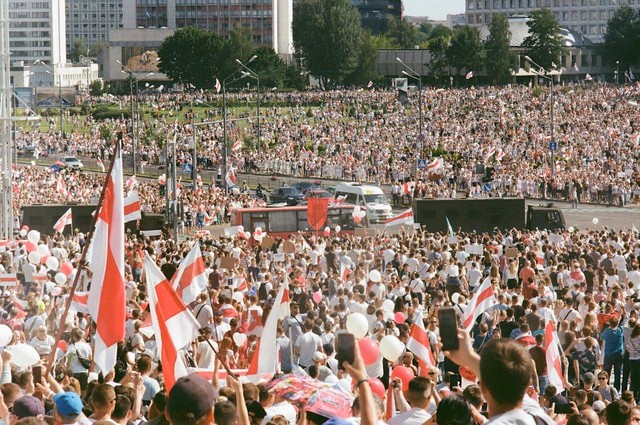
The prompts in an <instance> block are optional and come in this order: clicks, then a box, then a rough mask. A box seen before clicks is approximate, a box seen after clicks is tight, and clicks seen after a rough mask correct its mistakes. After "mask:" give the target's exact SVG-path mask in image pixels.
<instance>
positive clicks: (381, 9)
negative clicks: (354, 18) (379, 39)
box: [351, 0, 402, 34]
mask: <svg viewBox="0 0 640 425" xmlns="http://www.w3.org/2000/svg"><path fill="white" fill-rule="evenodd" d="M351 4H352V5H354V6H355V7H356V9H358V12H360V20H361V22H362V26H363V27H364V28H365V29H368V30H369V31H371V32H372V33H373V34H384V33H386V32H388V31H389V18H390V17H393V18H396V19H402V0H351Z"/></svg>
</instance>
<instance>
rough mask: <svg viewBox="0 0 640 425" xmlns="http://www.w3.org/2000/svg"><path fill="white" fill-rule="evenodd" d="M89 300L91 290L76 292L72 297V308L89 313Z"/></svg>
mask: <svg viewBox="0 0 640 425" xmlns="http://www.w3.org/2000/svg"><path fill="white" fill-rule="evenodd" d="M88 300H89V292H74V293H73V298H72V299H71V309H73V310H75V311H77V312H78V313H89V309H88V308H87V301H88Z"/></svg>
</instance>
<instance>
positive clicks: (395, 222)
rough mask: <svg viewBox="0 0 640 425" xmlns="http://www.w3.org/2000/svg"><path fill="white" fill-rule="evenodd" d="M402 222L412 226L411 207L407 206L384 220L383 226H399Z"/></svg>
mask: <svg viewBox="0 0 640 425" xmlns="http://www.w3.org/2000/svg"><path fill="white" fill-rule="evenodd" d="M402 224H404V225H408V226H413V209H411V208H409V209H408V210H404V211H402V212H401V213H400V214H398V215H395V216H393V217H391V218H389V219H387V220H385V222H384V227H392V226H400V225H402Z"/></svg>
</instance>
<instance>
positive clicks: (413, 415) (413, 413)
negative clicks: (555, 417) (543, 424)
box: [387, 407, 535, 425]
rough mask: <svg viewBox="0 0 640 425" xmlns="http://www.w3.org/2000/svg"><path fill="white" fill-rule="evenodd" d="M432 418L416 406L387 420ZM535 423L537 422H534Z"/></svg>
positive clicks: (418, 423) (391, 423) (418, 422)
mask: <svg viewBox="0 0 640 425" xmlns="http://www.w3.org/2000/svg"><path fill="white" fill-rule="evenodd" d="M429 419H431V415H430V414H428V413H427V411H426V410H424V409H419V408H417V407H414V408H413V409H411V410H407V411H406V412H404V413H400V414H399V415H396V416H394V417H393V418H391V419H389V420H388V421H387V424H388V425H422V424H424V423H425V422H427V421H428V420H429ZM532 420H533V419H532ZM534 425H535V423H534Z"/></svg>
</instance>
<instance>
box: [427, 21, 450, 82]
mask: <svg viewBox="0 0 640 425" xmlns="http://www.w3.org/2000/svg"><path fill="white" fill-rule="evenodd" d="M450 40H451V30H450V29H449V28H447V27H445V26H444V25H437V26H436V27H434V28H433V30H432V31H431V35H430V37H429V40H428V45H429V47H428V50H429V53H431V62H429V70H430V71H431V76H432V77H433V79H434V80H436V81H438V80H440V79H441V78H442V77H443V76H444V75H445V74H446V73H447V67H448V65H449V63H448V61H447V48H448V47H449V42H450Z"/></svg>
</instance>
